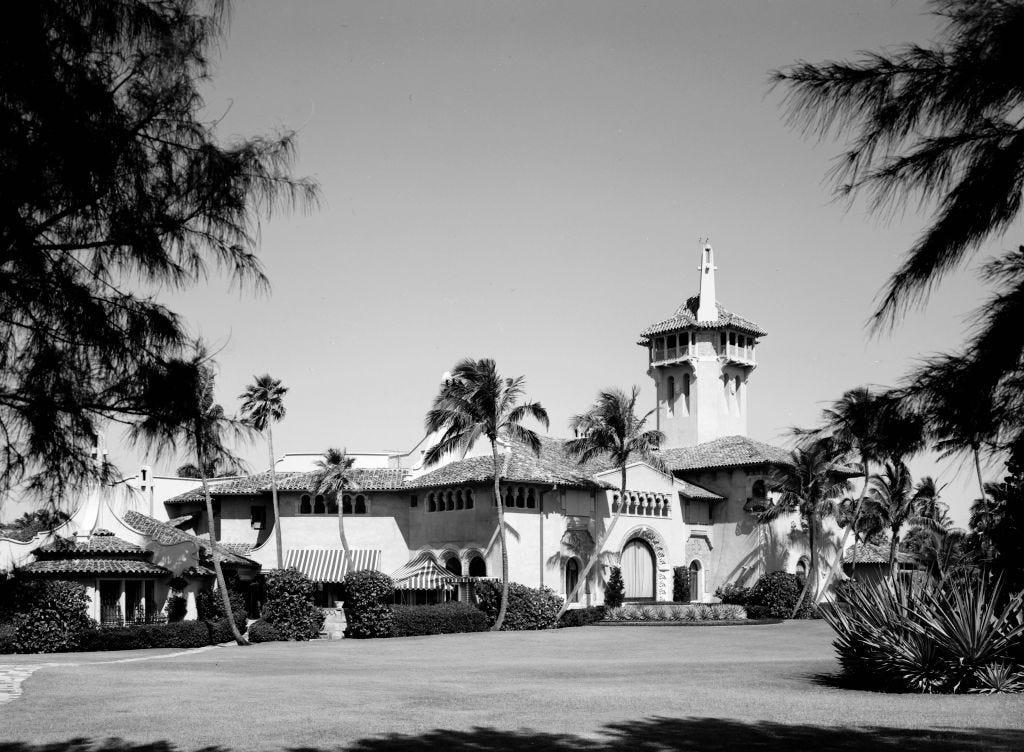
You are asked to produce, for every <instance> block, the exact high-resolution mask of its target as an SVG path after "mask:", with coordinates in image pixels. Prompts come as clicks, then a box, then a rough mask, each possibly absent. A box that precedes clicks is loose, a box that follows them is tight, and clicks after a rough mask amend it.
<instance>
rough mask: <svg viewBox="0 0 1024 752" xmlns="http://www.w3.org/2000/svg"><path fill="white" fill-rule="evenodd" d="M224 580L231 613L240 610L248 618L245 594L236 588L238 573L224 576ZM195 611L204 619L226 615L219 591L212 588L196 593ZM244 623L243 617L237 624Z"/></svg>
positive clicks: (212, 619)
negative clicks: (226, 585)
mask: <svg viewBox="0 0 1024 752" xmlns="http://www.w3.org/2000/svg"><path fill="white" fill-rule="evenodd" d="M225 580H226V581H227V584H228V601H229V602H230V603H231V613H233V614H237V613H238V612H239V611H241V612H242V615H243V616H244V617H246V618H248V616H249V612H248V609H247V608H246V606H245V596H244V595H243V594H242V593H241V592H240V591H239V589H238V588H240V587H241V585H240V583H239V580H238V575H234V576H230V577H228V576H225ZM196 611H197V612H198V614H199V618H200V619H202V620H204V621H214V620H217V619H223V618H225V617H226V616H227V614H225V613H224V599H223V598H221V596H220V591H219V590H214V589H213V588H208V589H206V590H200V591H199V592H198V593H196ZM244 623H245V619H243V620H242V621H241V622H239V624H244Z"/></svg>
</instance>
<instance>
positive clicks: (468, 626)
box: [391, 602, 491, 637]
mask: <svg viewBox="0 0 1024 752" xmlns="http://www.w3.org/2000/svg"><path fill="white" fill-rule="evenodd" d="M392 611H393V613H394V622H393V623H394V627H393V629H392V632H391V636H393V637H413V636H415V635H435V634H454V633H456V632H485V631H486V630H487V629H488V628H489V627H490V626H491V622H490V621H489V620H488V618H487V615H486V614H484V612H483V611H481V610H480V609H478V608H476V607H475V606H472V605H470V604H469V603H458V602H455V603H438V604H435V605H431V606H392Z"/></svg>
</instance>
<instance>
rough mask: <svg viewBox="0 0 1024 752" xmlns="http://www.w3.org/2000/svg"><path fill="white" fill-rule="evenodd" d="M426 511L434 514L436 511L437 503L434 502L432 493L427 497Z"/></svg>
mask: <svg viewBox="0 0 1024 752" xmlns="http://www.w3.org/2000/svg"><path fill="white" fill-rule="evenodd" d="M427 511H428V512H436V511H437V502H436V501H434V494H433V493H431V494H429V495H428V496H427Z"/></svg>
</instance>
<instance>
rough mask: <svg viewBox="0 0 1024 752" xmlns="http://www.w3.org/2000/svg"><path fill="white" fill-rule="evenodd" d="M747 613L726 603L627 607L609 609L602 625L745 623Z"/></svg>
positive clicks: (740, 607)
mask: <svg viewBox="0 0 1024 752" xmlns="http://www.w3.org/2000/svg"><path fill="white" fill-rule="evenodd" d="M746 620H747V612H746V611H745V610H744V609H743V607H742V606H737V605H733V604H728V603H690V604H672V605H661V606H659V605H654V606H640V605H628V606H621V607H619V608H613V609H609V610H608V612H607V613H606V614H605V617H604V623H605V624H607V623H627V624H632V623H658V622H661V623H665V622H673V623H687V622H745V621H746Z"/></svg>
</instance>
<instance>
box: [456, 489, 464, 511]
mask: <svg viewBox="0 0 1024 752" xmlns="http://www.w3.org/2000/svg"><path fill="white" fill-rule="evenodd" d="M455 508H456V509H465V508H466V502H465V501H463V499H462V489H461V488H460V489H459V490H458V491H456V492H455Z"/></svg>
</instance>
